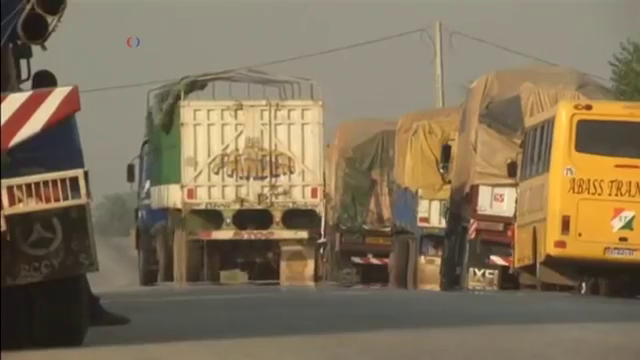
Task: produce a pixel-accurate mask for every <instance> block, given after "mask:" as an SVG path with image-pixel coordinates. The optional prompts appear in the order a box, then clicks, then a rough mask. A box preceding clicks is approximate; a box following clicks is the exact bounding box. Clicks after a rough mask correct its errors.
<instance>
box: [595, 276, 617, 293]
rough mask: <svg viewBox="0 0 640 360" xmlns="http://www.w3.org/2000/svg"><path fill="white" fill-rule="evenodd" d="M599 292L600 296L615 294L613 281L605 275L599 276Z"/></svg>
mask: <svg viewBox="0 0 640 360" xmlns="http://www.w3.org/2000/svg"><path fill="white" fill-rule="evenodd" d="M597 281H598V294H599V295H600V296H613V295H614V291H613V290H614V289H613V281H612V280H611V279H607V278H604V277H599V278H598V280H597Z"/></svg>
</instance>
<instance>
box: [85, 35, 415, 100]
mask: <svg viewBox="0 0 640 360" xmlns="http://www.w3.org/2000/svg"><path fill="white" fill-rule="evenodd" d="M424 31H426V30H425V28H419V29H413V30H409V31H403V32H400V33H396V34H393V35H387V36H384V37H379V38H376V39H372V40H367V41H362V42H358V43H353V44H350V45H344V46H339V47H335V48H331V49H327V50H322V51H316V52H312V53H307V54H303V55H297V56H291V57H288V58H284V59H278V60H272V61H268V62H263V63H259V64H254V65H249V66H243V67H239V68H234V69H230V70H229V71H242V70H247V69H251V68H261V67H265V66H271V65H278V64H283V63H288V62H292V61H297V60H303V59H308V58H314V57H318V56H322V55H328V54H332V53H336V52H340V51H347V50H352V49H355V48H359V47H363V46H368V45H372V44H376V43H381V42H385V41H389V40H395V39H398V38H401V37H405V36H409V35H413V34H418V33H422V32H424ZM175 80H176V79H175V78H174V79H164V80H152V81H146V82H138V83H131V84H124V85H114V86H102V87H96V88H90V89H86V90H82V91H81V92H83V93H92V92H99V91H109V90H118V89H128V88H135V87H141V86H149V85H157V84H163V83H167V82H171V81H175Z"/></svg>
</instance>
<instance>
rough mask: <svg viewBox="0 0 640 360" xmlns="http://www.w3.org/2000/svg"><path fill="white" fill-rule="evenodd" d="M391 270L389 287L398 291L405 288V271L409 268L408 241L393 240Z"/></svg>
mask: <svg viewBox="0 0 640 360" xmlns="http://www.w3.org/2000/svg"><path fill="white" fill-rule="evenodd" d="M393 242H394V244H393V269H392V271H391V272H392V274H391V279H390V280H391V282H392V283H391V285H392V286H393V287H396V288H399V289H406V288H407V270H408V268H409V264H408V262H409V261H408V260H409V241H407V238H406V237H397V238H394V239H393Z"/></svg>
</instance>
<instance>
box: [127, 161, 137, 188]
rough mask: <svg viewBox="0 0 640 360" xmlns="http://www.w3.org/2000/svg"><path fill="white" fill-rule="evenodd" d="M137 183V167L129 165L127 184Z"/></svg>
mask: <svg viewBox="0 0 640 360" xmlns="http://www.w3.org/2000/svg"><path fill="white" fill-rule="evenodd" d="M135 181H136V166H135V165H134V164H133V163H128V164H127V182H128V183H129V184H133V183H134V182H135Z"/></svg>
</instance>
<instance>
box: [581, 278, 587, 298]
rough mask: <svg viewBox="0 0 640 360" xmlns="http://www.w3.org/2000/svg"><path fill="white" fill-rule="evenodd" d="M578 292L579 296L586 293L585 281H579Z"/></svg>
mask: <svg viewBox="0 0 640 360" xmlns="http://www.w3.org/2000/svg"><path fill="white" fill-rule="evenodd" d="M579 290H580V295H586V294H587V293H588V286H587V282H586V281H585V280H582V281H580V285H579Z"/></svg>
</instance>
